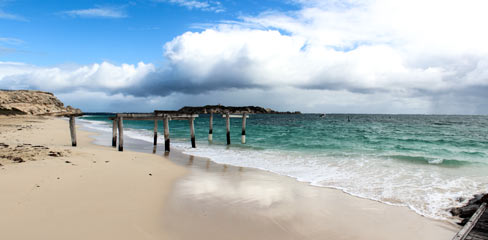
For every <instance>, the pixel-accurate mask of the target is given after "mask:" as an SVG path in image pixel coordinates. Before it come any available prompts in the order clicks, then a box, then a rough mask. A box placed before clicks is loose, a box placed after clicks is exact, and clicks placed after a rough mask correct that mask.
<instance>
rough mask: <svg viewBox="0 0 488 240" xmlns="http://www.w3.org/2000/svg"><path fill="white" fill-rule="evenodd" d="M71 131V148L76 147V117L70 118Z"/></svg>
mask: <svg viewBox="0 0 488 240" xmlns="http://www.w3.org/2000/svg"><path fill="white" fill-rule="evenodd" d="M69 131H70V133H71V146H73V147H76V124H75V117H74V116H70V117H69Z"/></svg>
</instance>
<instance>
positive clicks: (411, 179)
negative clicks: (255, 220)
mask: <svg viewBox="0 0 488 240" xmlns="http://www.w3.org/2000/svg"><path fill="white" fill-rule="evenodd" d="M108 117H109V115H85V116H83V117H81V119H80V121H79V122H80V123H81V124H83V125H84V126H85V127H86V128H89V129H91V130H94V131H98V132H102V133H111V131H112V122H111V121H109V120H108ZM348 119H349V120H348ZM241 121H242V120H241V119H239V118H231V139H232V144H231V145H230V146H227V145H226V127H225V119H224V118H222V117H221V115H214V121H213V122H214V125H213V126H214V127H213V142H212V143H209V142H208V140H207V139H208V138H207V136H208V128H209V126H208V125H209V115H206V114H201V115H200V117H198V118H196V119H195V135H196V140H197V142H196V145H197V148H194V149H192V148H191V143H190V130H189V124H188V121H171V122H170V135H171V147H172V149H177V150H180V151H182V152H184V153H187V154H192V155H195V156H201V157H207V158H210V159H211V160H212V161H214V162H217V163H221V164H229V165H235V166H242V167H250V168H257V169H262V170H265V171H270V172H274V173H277V174H281V175H286V176H290V177H293V178H295V179H297V180H298V181H303V182H308V183H310V184H311V185H314V186H318V187H330V188H336V189H340V190H342V191H344V192H346V193H348V194H351V195H354V196H358V197H362V198H367V199H372V200H376V201H380V202H383V203H386V204H392V205H399V206H407V207H409V208H410V209H412V210H414V211H415V212H417V213H418V214H421V215H423V216H426V217H429V218H433V219H441V220H449V219H451V215H450V213H449V211H448V210H449V209H450V208H452V207H456V206H460V205H462V204H463V201H460V200H462V199H465V200H464V202H465V201H467V200H468V199H469V198H470V197H472V195H473V194H478V193H484V192H488V116H458V115H453V116H450V115H373V114H365V115H357V114H328V115H327V116H326V117H320V115H319V114H301V115H264V114H262V115H261V114H256V115H250V117H249V118H248V119H247V128H246V134H247V138H246V140H247V142H246V144H241V143H240V142H241V138H240V137H241V126H242V122H241ZM153 125H154V122H153V121H128V120H125V121H124V136H125V137H129V138H134V139H139V140H143V141H147V142H148V145H150V144H152V141H153ZM162 126H163V124H162V121H160V122H159V140H158V143H159V144H164V138H163V136H162V135H163V134H162V132H163V127H162ZM106 143H107V144H111V138H110V137H108V138H107V140H106Z"/></svg>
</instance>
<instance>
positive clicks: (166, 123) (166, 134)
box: [164, 116, 169, 152]
mask: <svg viewBox="0 0 488 240" xmlns="http://www.w3.org/2000/svg"><path fill="white" fill-rule="evenodd" d="M164 151H165V152H169V118H168V116H165V117H164Z"/></svg>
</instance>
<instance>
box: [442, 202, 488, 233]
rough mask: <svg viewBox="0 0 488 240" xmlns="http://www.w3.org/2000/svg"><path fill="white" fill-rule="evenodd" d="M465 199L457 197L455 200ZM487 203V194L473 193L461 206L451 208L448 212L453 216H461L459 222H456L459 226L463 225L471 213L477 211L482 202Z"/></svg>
mask: <svg viewBox="0 0 488 240" xmlns="http://www.w3.org/2000/svg"><path fill="white" fill-rule="evenodd" d="M465 200H466V199H464V198H462V197H459V198H458V199H457V201H460V202H463V201H465ZM484 202H487V203H488V194H475V195H473V198H471V199H469V201H468V202H467V203H466V204H465V205H464V206H463V207H458V208H452V209H450V210H449V212H450V213H451V214H452V216H454V217H456V216H457V217H459V218H461V219H462V220H461V222H460V223H458V224H459V225H461V226H464V224H466V223H467V222H468V221H469V219H470V218H471V217H472V216H473V214H474V213H475V212H476V211H478V208H479V207H480V206H481V204H482V203H484Z"/></svg>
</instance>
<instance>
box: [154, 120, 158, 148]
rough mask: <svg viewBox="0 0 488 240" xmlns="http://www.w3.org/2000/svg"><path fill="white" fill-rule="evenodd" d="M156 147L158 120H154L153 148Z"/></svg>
mask: <svg viewBox="0 0 488 240" xmlns="http://www.w3.org/2000/svg"><path fill="white" fill-rule="evenodd" d="M156 145H158V120H157V119H156V120H154V146H156Z"/></svg>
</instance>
